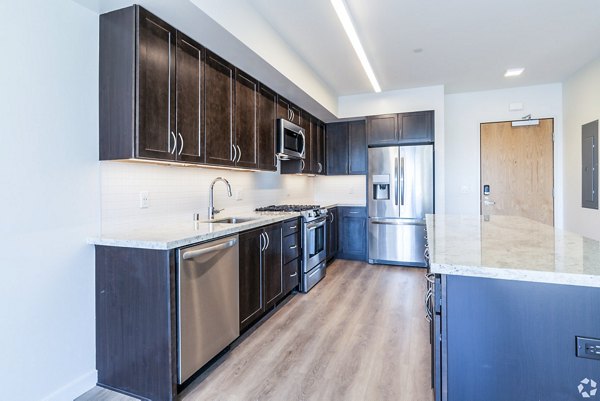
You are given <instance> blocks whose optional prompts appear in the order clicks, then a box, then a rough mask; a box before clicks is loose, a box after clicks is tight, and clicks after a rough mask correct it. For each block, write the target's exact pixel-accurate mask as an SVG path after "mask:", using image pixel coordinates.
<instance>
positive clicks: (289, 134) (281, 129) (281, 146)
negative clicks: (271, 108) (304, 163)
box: [276, 118, 306, 160]
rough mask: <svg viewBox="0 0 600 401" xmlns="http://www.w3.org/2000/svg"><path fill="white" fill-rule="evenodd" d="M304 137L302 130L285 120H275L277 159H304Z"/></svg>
mask: <svg viewBox="0 0 600 401" xmlns="http://www.w3.org/2000/svg"><path fill="white" fill-rule="evenodd" d="M305 144H306V137H305V136H304V129H303V128H302V127H299V126H297V125H296V124H294V123H292V122H289V121H288V120H286V119H283V118H278V119H277V151H276V153H277V158H278V159H280V160H291V159H304V154H305Z"/></svg>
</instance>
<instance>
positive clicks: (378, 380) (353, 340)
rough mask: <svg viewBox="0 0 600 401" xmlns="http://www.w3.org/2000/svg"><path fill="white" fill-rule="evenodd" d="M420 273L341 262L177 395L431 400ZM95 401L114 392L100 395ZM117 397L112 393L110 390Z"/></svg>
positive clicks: (187, 399) (196, 399) (228, 399)
mask: <svg viewBox="0 0 600 401" xmlns="http://www.w3.org/2000/svg"><path fill="white" fill-rule="evenodd" d="M423 274H424V271H423V270H421V269H411V268H402V267H393V266H379V265H368V264H366V263H362V262H351V261H346V260H337V261H335V262H334V263H333V264H331V265H330V266H329V268H328V269H327V276H326V277H325V279H324V280H323V281H322V282H321V283H319V284H318V285H317V286H316V287H314V288H313V289H312V290H311V291H310V292H309V293H308V294H297V295H295V296H294V297H292V299H291V300H290V301H289V302H287V303H286V304H285V305H282V306H281V307H279V308H278V310H276V311H275V313H274V314H273V315H272V316H270V318H269V319H267V320H265V321H264V322H263V323H262V324H261V325H260V326H259V327H258V328H257V329H256V330H254V331H253V332H252V333H251V334H250V335H248V336H245V338H244V339H243V340H242V341H240V342H239V344H238V345H237V346H235V348H233V349H232V350H231V351H230V352H228V353H227V354H225V355H224V356H223V357H222V358H221V359H220V360H219V361H218V362H217V363H216V364H215V366H213V367H212V368H211V369H210V370H209V371H208V372H206V373H205V374H204V375H203V376H201V377H199V378H198V379H197V380H196V381H195V382H193V383H192V384H191V385H190V386H189V387H187V388H186V389H185V390H184V392H183V393H182V394H181V398H180V399H181V400H183V401H200V400H202V401H204V400H211V401H212V400H215V401H216V400H223V401H247V400H261V401H267V400H273V401H275V400H277V401H280V400H286V401H292V400H298V401H300V400H344V401H353V400H357V401H358V400H360V401H363V400H369V401H378V400H394V401H431V400H432V398H433V394H432V391H431V388H430V380H431V378H430V349H429V331H428V327H429V326H428V323H427V321H426V320H425V318H424V316H425V311H424V300H423V296H424V293H425V279H424V277H423ZM92 391H96V392H97V393H96V395H97V397H98V398H84V397H85V396H87V395H88V394H89V393H86V394H85V395H84V396H82V397H80V398H78V399H77V401H86V400H99V399H102V400H106V401H126V400H130V398H116V397H123V396H122V395H116V396H115V398H110V396H108V398H100V397H101V396H102V397H104V396H106V395H107V394H108V393H110V392H106V391H105V390H99V389H94V390H92ZM113 394H114V393H113Z"/></svg>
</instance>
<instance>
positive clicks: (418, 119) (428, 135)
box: [398, 111, 434, 143]
mask: <svg viewBox="0 0 600 401" xmlns="http://www.w3.org/2000/svg"><path fill="white" fill-rule="evenodd" d="M398 119H399V126H401V127H402V131H401V132H400V142H401V143H428V142H433V141H434V127H433V124H434V112H433V111H418V112H413V113H402V114H399V115H398Z"/></svg>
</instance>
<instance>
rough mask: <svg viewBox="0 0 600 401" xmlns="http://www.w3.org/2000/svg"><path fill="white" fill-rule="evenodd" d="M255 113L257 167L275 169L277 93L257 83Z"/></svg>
mask: <svg viewBox="0 0 600 401" xmlns="http://www.w3.org/2000/svg"><path fill="white" fill-rule="evenodd" d="M257 113H258V168H259V169H261V170H270V171H277V158H276V157H275V138H276V137H275V134H276V130H275V121H276V119H277V94H276V93H275V92H273V91H272V90H271V89H269V88H267V87H266V86H264V85H259V93H258V108H257Z"/></svg>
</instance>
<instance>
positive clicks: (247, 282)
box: [239, 228, 265, 330]
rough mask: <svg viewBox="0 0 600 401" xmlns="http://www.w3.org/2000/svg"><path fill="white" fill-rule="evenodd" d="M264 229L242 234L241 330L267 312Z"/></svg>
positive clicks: (240, 240)
mask: <svg viewBox="0 0 600 401" xmlns="http://www.w3.org/2000/svg"><path fill="white" fill-rule="evenodd" d="M262 234H263V229H262V228H260V229H257V230H252V231H248V232H245V233H242V234H240V237H239V244H240V245H239V252H240V291H239V292H240V293H239V297H240V330H242V329H244V328H246V327H247V326H248V325H250V324H251V323H252V322H253V321H255V320H256V319H258V318H259V317H260V316H261V315H262V313H263V312H264V310H265V304H264V298H263V294H262V286H263V283H262V282H263V269H262V258H263V253H262V252H261V248H262V245H263V240H262Z"/></svg>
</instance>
